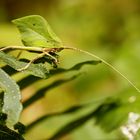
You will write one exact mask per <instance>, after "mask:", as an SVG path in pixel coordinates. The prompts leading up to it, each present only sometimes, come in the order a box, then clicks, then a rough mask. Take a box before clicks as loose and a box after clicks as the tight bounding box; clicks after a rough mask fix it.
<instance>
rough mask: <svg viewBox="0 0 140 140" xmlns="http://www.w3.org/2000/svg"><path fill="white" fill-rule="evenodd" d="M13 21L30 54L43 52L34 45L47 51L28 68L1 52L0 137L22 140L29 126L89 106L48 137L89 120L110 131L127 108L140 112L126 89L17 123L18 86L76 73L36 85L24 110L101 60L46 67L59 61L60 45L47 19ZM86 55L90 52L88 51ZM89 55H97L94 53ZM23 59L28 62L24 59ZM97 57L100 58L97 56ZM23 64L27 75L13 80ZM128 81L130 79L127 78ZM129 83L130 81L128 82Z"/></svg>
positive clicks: (123, 119)
mask: <svg viewBox="0 0 140 140" xmlns="http://www.w3.org/2000/svg"><path fill="white" fill-rule="evenodd" d="M13 23H14V24H15V25H16V26H17V27H18V29H19V31H20V33H21V40H22V42H23V44H24V45H25V46H26V47H25V48H27V50H26V49H25V50H26V51H28V53H29V54H30V53H32V52H33V53H34V54H35V55H37V56H38V54H39V53H40V54H42V53H44V52H40V51H38V52H37V51H35V50H32V51H31V50H30V47H31V48H33V47H34V48H33V49H36V48H37V49H38V48H40V47H43V48H45V47H46V48H48V49H50V50H49V51H48V52H47V54H44V55H43V56H42V57H41V58H38V57H37V58H36V59H35V61H32V59H31V61H30V62H32V63H31V64H30V65H29V67H26V66H27V65H28V64H29V62H28V61H27V59H26V56H25V58H20V59H18V58H16V57H14V55H11V54H9V51H11V50H9V51H7V50H4V51H3V50H1V51H0V59H1V61H2V62H4V64H5V65H4V66H3V67H2V69H0V137H1V138H2V139H7V140H8V139H9V140H13V139H17V140H23V139H24V138H23V137H22V135H23V134H24V133H28V132H29V131H30V130H31V129H32V128H34V127H36V126H37V124H39V123H41V122H43V121H44V120H49V119H51V118H54V117H62V116H67V115H71V116H74V114H76V113H77V114H78V113H79V112H80V111H82V110H83V109H85V110H86V109H90V108H91V107H92V108H91V109H90V111H87V112H86V111H85V113H84V114H80V113H79V114H80V115H78V117H74V118H73V119H72V120H70V121H69V122H67V123H65V124H63V125H61V126H60V127H59V129H58V130H57V131H56V132H55V133H53V135H52V136H50V138H49V140H56V139H60V138H61V137H63V136H65V135H67V134H68V133H71V132H74V130H76V129H77V128H80V127H82V126H83V125H85V124H86V123H87V122H88V121H89V120H91V121H92V120H95V124H97V125H98V126H101V128H103V130H105V131H106V132H111V131H113V130H116V129H119V128H120V127H122V126H124V125H125V124H126V121H127V119H128V114H129V113H130V110H131V111H132V112H135V113H138V114H140V112H139V107H140V106H139V99H140V97H139V96H137V94H136V95H134V93H130V94H128V92H127V91H126V94H124V95H122V93H120V94H118V95H117V96H116V95H115V96H113V97H109V98H106V97H103V99H102V101H99V102H98V103H96V101H92V102H90V103H85V104H78V105H74V106H72V107H69V108H68V109H65V110H63V111H58V112H55V113H52V114H45V115H43V116H41V117H39V118H37V119H36V120H34V121H33V122H31V123H29V124H28V125H27V128H25V126H24V125H22V124H21V123H20V122H18V121H19V117H20V113H21V111H22V105H21V101H20V100H21V95H20V94H21V93H20V89H21V90H23V89H25V88H27V87H29V86H31V85H32V84H35V83H37V82H40V81H41V80H42V79H43V80H45V81H47V79H48V78H51V77H53V76H56V75H60V74H64V73H69V72H77V73H76V74H71V75H70V76H69V78H59V79H57V80H54V81H53V82H52V83H50V84H48V83H45V82H44V83H43V82H42V83H43V84H44V86H43V87H41V88H39V89H37V88H36V89H35V92H34V93H33V95H32V96H31V97H29V98H28V99H27V100H26V101H24V102H23V103H22V104H23V109H25V108H27V107H29V106H31V105H33V104H34V103H35V102H36V101H39V100H40V99H42V98H43V97H45V95H46V94H47V93H48V91H50V90H52V89H54V88H56V87H59V86H60V85H62V84H65V83H67V82H69V81H72V80H74V79H76V78H77V77H79V75H81V73H79V71H80V69H81V68H82V67H83V66H84V65H96V64H99V63H101V61H94V60H92V61H84V62H79V63H77V64H75V65H74V66H72V67H70V68H67V69H66V68H61V67H58V68H56V69H55V68H54V67H51V68H49V67H47V65H46V62H47V63H49V64H53V66H54V65H55V66H57V65H58V62H54V61H55V60H58V54H57V53H58V52H59V51H56V50H55V49H54V48H56V47H58V48H59V47H63V46H62V42H61V40H60V39H59V38H58V37H57V36H56V35H55V33H54V32H53V31H52V29H51V28H50V26H49V25H48V23H47V22H46V20H45V19H44V18H42V17H41V16H38V15H32V16H26V17H22V18H19V19H16V20H13ZM20 48H21V47H20V46H19V50H20ZM12 49H13V48H12ZM16 49H18V47H16ZM25 50H24V51H25ZM81 52H84V51H81ZM87 54H90V53H88V52H87ZM90 55H91V56H95V57H96V55H92V54H90ZM96 58H99V57H96ZM23 60H24V61H23ZM25 60H26V61H27V62H25ZM99 60H102V59H100V58H99ZM102 62H103V63H105V64H106V65H108V66H110V67H111V68H113V69H114V70H115V71H116V72H118V73H119V74H120V75H121V76H122V77H124V78H125V79H126V80H128V79H127V78H126V77H125V76H123V75H122V74H121V73H120V72H119V71H118V70H117V69H115V68H114V67H113V66H112V65H110V64H109V63H107V62H106V61H104V60H103V61H102ZM24 67H26V68H25V69H23V70H22V71H23V72H26V73H27V74H28V75H27V76H26V77H22V78H21V79H20V80H18V81H17V83H16V82H15V81H14V80H12V78H11V77H10V76H13V75H14V74H16V73H17V72H18V73H19V71H20V70H19V69H22V68H24ZM8 74H9V75H10V76H9V75H8ZM128 82H130V81H129V80H128ZM130 84H132V83H131V82H130ZM132 85H133V84H132ZM133 86H134V85H133ZM19 87H20V89H19ZM134 87H135V86H134ZM136 89H137V88H136ZM85 92H86V91H85ZM85 94H86V93H85ZM132 95H133V96H132ZM124 98H125V99H126V100H125V101H124V100H123V99H124ZM136 99H137V100H136ZM13 128H14V130H13ZM16 130H17V131H18V132H17V131H16ZM135 137H139V135H138V133H137V134H136V135H135Z"/></svg>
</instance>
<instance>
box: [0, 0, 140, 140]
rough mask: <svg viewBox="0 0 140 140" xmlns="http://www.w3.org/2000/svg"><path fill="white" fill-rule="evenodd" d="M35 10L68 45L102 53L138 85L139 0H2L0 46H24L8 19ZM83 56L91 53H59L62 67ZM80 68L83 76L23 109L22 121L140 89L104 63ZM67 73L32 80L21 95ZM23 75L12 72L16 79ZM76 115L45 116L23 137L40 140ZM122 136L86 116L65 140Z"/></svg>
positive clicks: (110, 139) (108, 139)
mask: <svg viewBox="0 0 140 140" xmlns="http://www.w3.org/2000/svg"><path fill="white" fill-rule="evenodd" d="M32 14H34V15H35V14H37V15H41V16H43V17H45V18H46V19H47V21H48V22H49V24H50V25H51V27H52V28H53V30H54V31H55V33H56V34H57V35H58V36H59V37H60V38H61V39H62V41H63V42H64V44H66V45H68V46H74V47H77V48H81V49H84V50H87V51H89V52H91V53H94V54H96V55H98V56H100V57H102V58H104V59H105V60H106V61H107V62H109V63H111V64H112V65H113V66H115V67H116V68H117V69H118V70H119V71H121V72H122V73H123V74H125V76H126V77H127V78H128V79H130V80H131V81H132V82H134V84H136V85H137V86H138V87H140V74H139V72H140V66H139V63H140V1H139V0H86V1H85V0H0V46H7V45H21V42H20V34H19V32H18V30H17V28H16V27H15V26H14V25H12V24H11V22H10V21H11V20H12V19H15V18H19V17H22V16H26V15H32ZM85 60H92V58H91V57H89V56H86V55H84V54H80V53H76V52H67V51H66V52H63V53H61V57H60V66H61V67H65V68H69V67H71V66H73V65H74V64H76V63H78V62H81V61H85ZM81 72H84V74H83V75H82V76H81V77H80V78H77V79H76V80H75V81H72V82H69V83H67V84H65V85H63V86H60V87H58V88H55V89H53V90H51V91H49V92H48V93H47V94H46V96H45V97H44V98H43V99H42V100H40V101H38V102H37V103H35V104H33V105H32V106H30V107H29V108H27V109H26V110H24V111H23V114H22V116H21V121H22V122H23V123H24V124H28V123H29V122H31V121H32V120H34V119H36V118H37V117H39V116H41V115H42V114H46V113H53V112H57V111H62V110H64V109H66V108H68V107H70V106H72V105H75V104H82V103H87V102H90V101H94V100H95V101H96V102H95V106H96V104H98V102H100V100H102V99H103V98H105V97H108V96H112V95H116V94H119V93H121V94H123V93H125V92H126V91H127V92H131V94H132V95H133V94H136V92H137V91H136V90H135V89H134V88H133V87H131V85H130V84H129V83H128V82H127V81H126V80H124V79H123V78H122V77H121V76H120V75H118V74H117V73H116V72H114V71H113V70H111V69H110V68H108V67H107V66H105V65H104V64H99V65H97V66H85V67H84V68H83V69H82V70H81ZM69 75H71V73H68V74H65V75H64V74H63V75H59V76H57V77H55V78H51V79H48V80H45V81H43V82H42V81H41V82H38V83H36V84H33V85H32V86H30V87H28V88H26V89H24V90H23V91H22V94H23V100H25V99H26V98H28V97H29V96H31V94H32V93H33V92H34V91H35V90H36V88H39V87H42V86H43V84H46V85H47V84H49V83H51V82H52V81H54V80H55V79H59V78H62V77H68V76H69ZM21 77H22V76H19V75H14V76H13V78H15V79H16V80H19V79H20V78H21ZM124 100H125V99H124ZM81 113H83V114H84V111H83V112H81ZM78 115H79V114H78V113H77V114H73V115H67V116H62V117H54V118H52V119H49V120H47V121H43V122H42V123H41V124H39V125H37V126H36V127H34V128H33V129H31V130H30V131H29V132H28V133H27V134H26V135H25V138H27V140H41V139H43V138H47V137H50V136H51V135H53V134H54V133H55V132H56V131H57V130H58V129H59V128H60V126H61V125H62V124H65V123H66V122H69V121H70V120H71V119H72V118H73V117H78ZM114 117H117V116H114ZM110 123H111V122H110ZM121 137H122V136H121V133H119V132H118V131H113V132H112V133H105V132H104V131H103V130H102V129H101V127H99V126H97V125H96V124H94V123H93V121H88V122H87V123H86V124H85V125H83V126H82V127H80V128H78V129H77V130H76V131H74V132H72V133H71V134H69V135H67V136H65V137H64V138H62V140H120V139H122V138H121Z"/></svg>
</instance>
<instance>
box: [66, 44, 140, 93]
mask: <svg viewBox="0 0 140 140" xmlns="http://www.w3.org/2000/svg"><path fill="white" fill-rule="evenodd" d="M64 49H69V50H75V51H79V52H82V53H84V54H87V55H89V56H92V57H94V58H96V59H98V60H101V61H102V62H103V63H104V64H105V65H107V66H109V67H110V68H112V69H113V70H114V71H116V72H117V73H118V74H120V75H121V76H122V77H123V78H124V79H125V80H126V81H128V83H129V84H130V85H131V86H132V87H134V88H135V89H136V90H137V91H138V92H140V89H139V88H137V87H136V86H135V85H134V84H133V83H132V82H131V81H130V80H129V79H128V78H127V77H126V76H125V75H123V74H122V73H121V72H120V71H118V70H117V69H116V68H115V67H114V66H112V65H111V64H109V63H108V62H106V61H105V60H104V59H102V58H101V57H99V56H97V55H95V54H92V53H90V52H87V51H84V50H81V49H78V48H74V47H67V46H65V47H64Z"/></svg>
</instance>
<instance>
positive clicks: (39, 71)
mask: <svg viewBox="0 0 140 140" xmlns="http://www.w3.org/2000/svg"><path fill="white" fill-rule="evenodd" d="M0 59H1V60H3V61H4V62H5V63H6V64H7V65H9V66H11V67H12V68H14V69H15V70H18V69H20V68H23V67H24V66H25V65H27V63H26V62H20V61H18V60H16V59H15V58H14V57H13V56H11V55H9V54H6V53H4V52H0ZM25 72H28V73H29V74H32V75H34V76H37V77H41V78H48V77H49V71H48V70H47V68H46V67H45V66H44V65H43V64H31V65H30V66H29V67H28V68H27V69H26V70H25Z"/></svg>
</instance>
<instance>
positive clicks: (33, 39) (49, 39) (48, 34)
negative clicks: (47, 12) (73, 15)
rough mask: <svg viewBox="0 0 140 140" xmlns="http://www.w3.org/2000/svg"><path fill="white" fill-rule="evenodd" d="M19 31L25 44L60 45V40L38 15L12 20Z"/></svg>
mask: <svg viewBox="0 0 140 140" xmlns="http://www.w3.org/2000/svg"><path fill="white" fill-rule="evenodd" d="M12 22H13V23H14V24H15V25H16V26H17V27H18V29H19V31H20V33H21V39H22V42H23V44H24V45H25V46H41V47H49V48H51V47H60V46H61V40H60V39H59V38H58V37H57V36H56V35H55V33H54V32H53V31H52V29H51V28H50V26H49V24H48V23H47V21H46V20H45V19H44V18H43V17H41V16H39V15H31V16H26V17H22V18H19V19H15V20H13V21H12Z"/></svg>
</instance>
